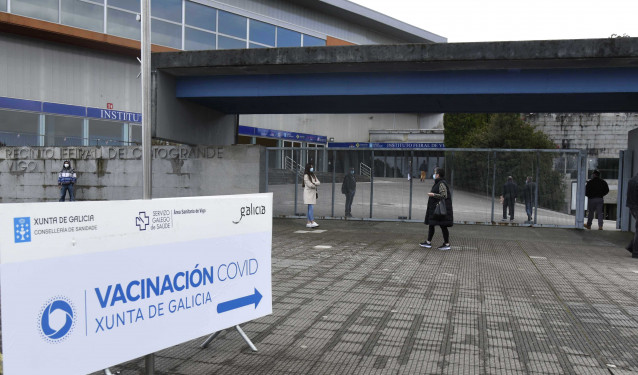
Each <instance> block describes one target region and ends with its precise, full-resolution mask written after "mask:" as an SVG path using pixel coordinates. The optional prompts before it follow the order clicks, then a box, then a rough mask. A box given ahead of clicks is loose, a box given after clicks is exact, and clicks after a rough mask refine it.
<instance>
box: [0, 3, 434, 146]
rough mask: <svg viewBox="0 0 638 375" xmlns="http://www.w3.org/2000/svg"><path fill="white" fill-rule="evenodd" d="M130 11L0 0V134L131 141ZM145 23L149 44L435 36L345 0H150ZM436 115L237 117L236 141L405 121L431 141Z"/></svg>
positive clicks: (315, 136) (2, 137) (26, 141)
mask: <svg viewBox="0 0 638 375" xmlns="http://www.w3.org/2000/svg"><path fill="white" fill-rule="evenodd" d="M139 12H140V4H139V1H131V0H0V51H2V53H0V144H4V145H7V146H22V145H24V146H109V145H118V146H120V145H129V144H135V143H139V142H140V141H141V134H142V132H141V114H140V112H141V87H140V81H139V77H138V75H139V72H140V66H139V63H138V61H137V59H136V57H137V56H139V48H140V44H139V40H140V23H139V22H138V20H137V15H138V13H139ZM151 29H152V31H151V33H152V36H151V38H152V43H153V47H152V50H153V51H154V52H165V51H179V50H202V49H238V48H277V47H315V46H326V45H347V44H396V43H441V42H446V40H445V38H442V37H440V36H437V35H435V34H432V33H429V32H427V31H424V30H421V29H418V28H415V27H413V26H410V25H407V24H404V23H402V22H399V21H397V20H394V19H392V18H390V17H387V16H385V15H383V14H380V13H377V12H374V11H371V10H369V9H367V8H364V7H361V6H359V5H356V4H354V3H351V2H349V1H345V0H330V1H327V0H320V1H292V0H232V1H230V0H216V1H213V0H152V1H151ZM442 125H443V124H442V115H440V114H352V115H336V114H335V115H313V114H308V115H280V116H275V115H270V116H265V115H242V116H239V118H238V124H237V136H236V143H259V144H263V145H267V146H308V145H316V146H318V147H322V146H324V145H325V144H326V143H327V142H329V141H333V142H373V141H375V142H379V141H383V140H384V134H385V133H386V132H384V130H388V132H387V134H388V137H387V139H388V140H395V139H396V134H397V132H399V133H400V132H402V131H407V132H410V131H412V130H414V129H416V130H428V131H427V132H423V134H427V135H428V138H427V139H428V141H433V142H442V141H443V138H442V137H443V135H442ZM412 133H415V134H419V133H420V132H419V131H416V132H412ZM281 134H284V135H281ZM286 134H288V135H289V134H295V135H299V134H305V135H308V137H306V138H305V139H306V140H307V141H303V142H298V141H297V140H298V139H299V137H296V136H295V137H292V138H291V137H287V136H286ZM371 134H374V136H371ZM417 138H418V137H417ZM406 139H407V138H406ZM410 139H411V140H412V141H414V136H413V137H412V138H410ZM423 139H425V138H423ZM222 143H227V142H226V141H224V142H222Z"/></svg>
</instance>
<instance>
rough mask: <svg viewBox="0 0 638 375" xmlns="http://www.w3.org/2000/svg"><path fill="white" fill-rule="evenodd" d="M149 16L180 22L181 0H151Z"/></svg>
mask: <svg viewBox="0 0 638 375" xmlns="http://www.w3.org/2000/svg"><path fill="white" fill-rule="evenodd" d="M151 16H153V17H157V18H162V19H165V20H168V21H173V22H179V23H181V22H182V0H153V1H152V2H151Z"/></svg>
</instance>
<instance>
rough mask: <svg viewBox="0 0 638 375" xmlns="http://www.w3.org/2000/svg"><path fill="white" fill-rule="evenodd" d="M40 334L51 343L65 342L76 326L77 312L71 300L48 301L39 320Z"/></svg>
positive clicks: (57, 299)
mask: <svg viewBox="0 0 638 375" xmlns="http://www.w3.org/2000/svg"><path fill="white" fill-rule="evenodd" d="M38 322H39V326H40V332H41V333H42V335H43V337H44V338H45V339H46V340H47V341H49V342H59V341H62V340H64V339H65V338H66V337H67V335H68V334H69V332H71V330H73V327H74V326H75V311H74V309H73V304H72V303H71V301H70V300H68V299H67V298H64V297H55V298H52V299H50V300H49V301H47V303H46V304H45V305H44V308H43V309H42V311H41V312H40V316H39V318H38Z"/></svg>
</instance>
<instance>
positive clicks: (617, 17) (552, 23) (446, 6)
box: [350, 0, 638, 43]
mask: <svg viewBox="0 0 638 375" xmlns="http://www.w3.org/2000/svg"><path fill="white" fill-rule="evenodd" d="M350 1H352V2H354V3H357V4H359V5H363V6H364V7H366V8H370V9H372V10H375V11H377V12H380V13H383V14H385V15H387V16H390V17H393V18H395V19H397V20H399V21H403V22H405V23H408V24H410V25H413V26H416V27H418V28H420V29H423V30H427V31H429V32H431V33H434V34H437V35H440V36H443V37H446V38H447V40H448V43H460V42H489V41H507V40H512V41H513V40H548V39H590V38H609V37H610V36H611V35H612V34H617V35H623V34H626V35H629V36H631V37H638V0H596V1H593V0H350Z"/></svg>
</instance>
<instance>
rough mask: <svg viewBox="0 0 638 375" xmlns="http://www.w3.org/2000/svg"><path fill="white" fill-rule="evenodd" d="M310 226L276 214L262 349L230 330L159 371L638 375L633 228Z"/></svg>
mask: <svg viewBox="0 0 638 375" xmlns="http://www.w3.org/2000/svg"><path fill="white" fill-rule="evenodd" d="M303 224H304V220H290V219H275V221H274V229H273V314H272V315H270V316H267V317H263V318H260V319H258V320H255V321H252V322H249V323H246V324H244V325H243V328H244V330H245V332H246V333H247V334H248V336H249V337H251V338H252V341H253V342H254V343H255V345H256V346H257V348H258V349H259V351H258V352H256V353H254V352H251V351H250V349H249V348H248V347H247V345H246V344H245V343H244V342H243V340H242V339H241V338H240V337H239V335H238V334H237V332H236V331H234V330H229V331H225V332H224V333H222V334H221V335H220V336H219V337H218V338H217V339H215V341H213V343H212V344H211V345H210V346H209V347H208V348H207V349H200V348H199V347H198V345H199V344H200V343H201V342H202V341H203V340H204V337H202V338H200V339H198V340H194V341H191V342H187V343H184V344H182V345H178V346H175V347H172V348H170V349H167V350H164V351H161V352H159V353H156V363H155V368H156V372H155V373H156V374H158V375H163V374H184V375H199V374H231V375H242V374H601V375H602V374H607V375H608V374H636V373H638V287H637V285H638V259H632V258H631V257H630V255H629V253H627V251H626V250H624V249H623V245H624V244H625V243H626V242H628V240H629V239H630V238H631V234H628V233H621V232H612V231H585V230H574V229H554V228H529V227H498V226H478V225H456V226H454V227H453V228H451V236H452V240H451V243H452V250H450V251H438V250H434V249H431V250H426V249H423V248H421V247H419V246H418V243H419V242H421V241H422V240H423V233H424V231H425V229H426V228H425V226H424V225H422V224H417V223H399V222H394V223H387V222H386V223H382V222H361V221H348V222H345V221H324V222H320V224H321V226H320V227H319V228H318V229H319V230H308V231H307V230H306V228H305V227H304V225H303ZM440 242H442V240H441V237H440V232H439V231H437V235H436V237H435V239H434V243H435V244H439V243H440ZM318 246H324V247H318ZM327 246H330V247H329V248H328V247H327ZM149 339H151V338H149ZM141 366H142V361H139V360H138V361H133V362H130V363H127V364H125V365H120V366H115V367H113V368H112V369H111V370H112V371H113V372H115V371H121V374H139V373H142V372H141V371H142V370H141V369H142V367H141ZM634 371H636V372H634Z"/></svg>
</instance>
